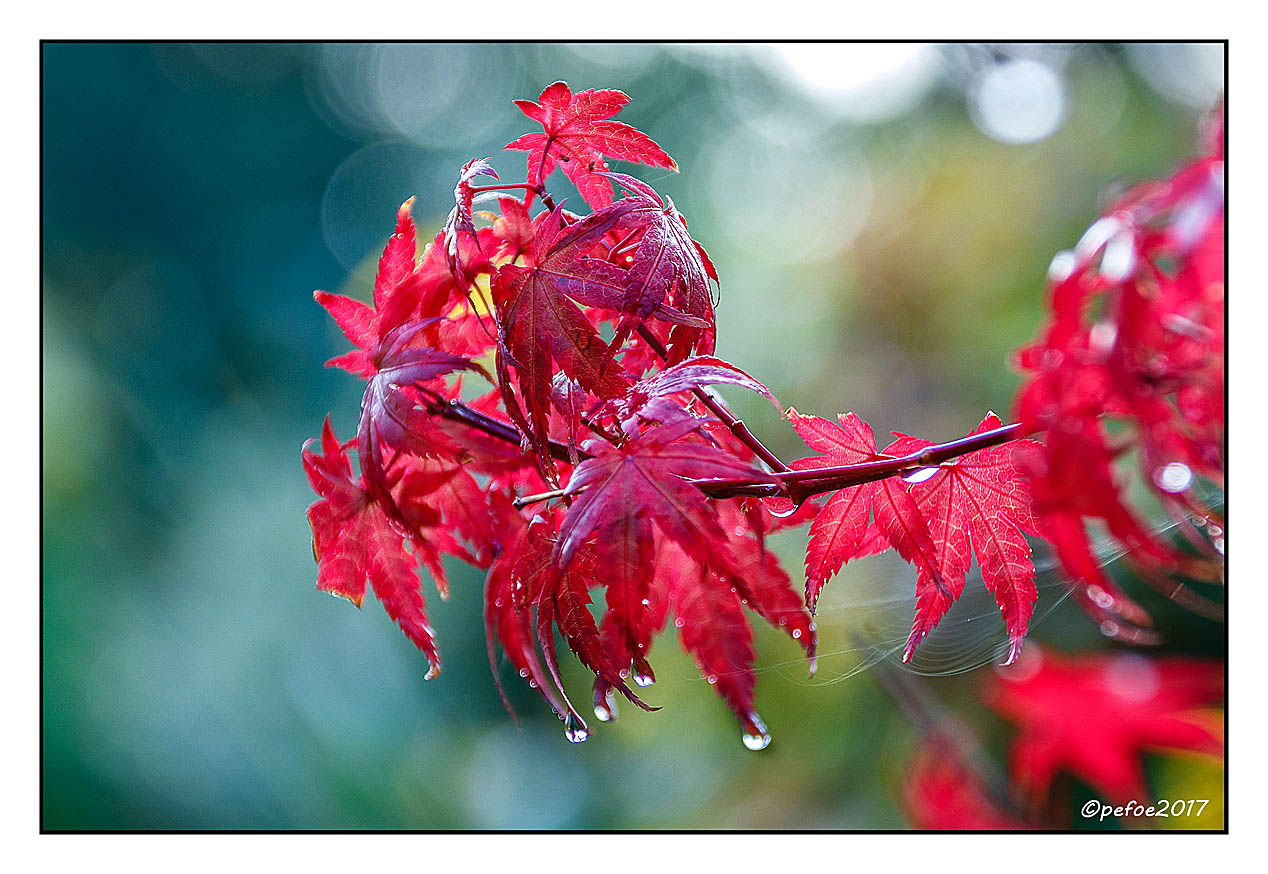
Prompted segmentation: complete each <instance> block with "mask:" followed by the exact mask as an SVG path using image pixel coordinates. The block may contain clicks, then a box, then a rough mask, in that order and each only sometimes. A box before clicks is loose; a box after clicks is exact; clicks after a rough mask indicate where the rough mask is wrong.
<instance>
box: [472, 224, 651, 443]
mask: <svg viewBox="0 0 1268 874" xmlns="http://www.w3.org/2000/svg"><path fill="white" fill-rule="evenodd" d="M619 212H620V210H619V209H617V208H609V210H607V211H601V212H599V213H595V214H593V215H591V216H588V217H587V218H585V219H583V220H581V221H579V222H577V223H576V224H573V225H571V226H569V227H566V228H565V227H563V210H562V207H560V208H557V209H555V210H554V211H553V212H552V213H551V214H550V216H549V217H548V218H547V220H546V221H544V222H543V223H542V225H541V227H540V228H539V229H538V231H537V235H536V238H535V243H534V251H533V253H532V264H531V266H522V265H518V264H506V265H503V266H502V267H500V268H499V269H498V272H497V274H496V276H495V277H494V280H493V297H494V302H495V304H496V305H497V313H498V324H499V326H500V335H499V342H500V344H501V348H502V351H503V354H502V355H501V356H499V358H500V359H509V361H510V363H511V364H512V365H513V366H514V368H515V371H516V374H517V376H518V378H519V385H520V390H521V392H522V393H523V396H524V403H525V406H526V407H527V429H526V430H527V432H528V436H529V437H531V438H532V440H533V442H534V444H535V445H536V446H537V447H538V449H539V450H540V449H541V448H542V447H544V446H545V445H546V443H547V440H548V416H549V407H550V390H551V383H552V380H553V379H554V376H555V366H556V365H558V367H559V368H560V369H561V370H562V371H563V372H564V373H565V374H567V375H568V376H569V377H570V378H571V379H573V380H574V381H576V382H577V383H578V384H579V385H580V386H581V387H582V388H584V389H585V390H586V391H588V392H590V393H591V394H594V395H596V396H598V397H601V398H610V397H615V396H617V395H620V394H623V393H624V392H625V386H626V380H625V379H624V378H623V377H622V376H621V375H620V373H619V371H618V369H616V368H605V367H604V364H605V362H606V360H607V357H608V346H607V344H606V343H605V342H604V341H603V339H602V338H601V337H600V336H599V334H598V332H597V331H595V329H594V325H593V324H592V323H591V322H590V320H589V319H588V318H587V317H586V315H585V314H584V313H583V312H582V311H581V309H580V307H578V306H577V302H580V303H583V304H587V305H600V306H608V305H611V303H612V301H613V299H614V297H616V296H619V295H620V294H621V293H622V291H623V289H624V286H625V277H624V270H622V269H621V268H619V267H616V266H614V265H611V264H607V263H605V262H602V261H599V260H597V259H594V258H586V257H583V255H584V253H585V252H586V250H587V249H589V248H591V247H592V246H593V245H594V243H595V242H596V241H597V240H598V239H599V238H601V237H602V236H603V234H605V233H606V232H607V231H608V230H609V229H610V228H611V227H612V226H613V224H614V223H615V222H616V221H617V220H618V219H619ZM498 382H499V387H500V388H501V389H502V392H503V397H504V398H505V399H506V406H507V411H508V412H509V413H510V414H511V416H512V418H513V419H515V418H520V419H522V418H523V417H522V416H520V417H517V415H516V413H517V411H518V410H519V403H518V401H517V400H516V399H515V398H514V395H513V392H512V387H511V385H510V382H509V377H508V374H507V372H506V370H505V366H504V362H503V361H502V360H499V372H498ZM516 424H517V425H519V424H521V422H519V421H517V422H516Z"/></svg>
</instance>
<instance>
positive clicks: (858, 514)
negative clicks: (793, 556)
mask: <svg viewBox="0 0 1268 874" xmlns="http://www.w3.org/2000/svg"><path fill="white" fill-rule="evenodd" d="M788 419H789V421H791V422H792V423H793V427H794V428H796V429H797V433H798V434H799V435H800V436H801V439H802V440H804V441H805V443H806V445H807V446H809V447H810V448H811V449H814V450H816V451H818V452H820V453H823V454H822V455H819V456H812V457H810V458H803V459H800V460H798V461H796V462H794V463H793V464H792V465H791V466H792V467H793V468H794V469H795V470H813V469H816V468H823V467H832V466H835V465H844V464H858V463H860V462H865V461H877V460H879V459H880V458H881V456H880V455H878V454H877V451H876V438H875V437H874V436H873V435H872V429H871V427H869V426H868V424H867V423H866V422H864V421H863V420H862V419H860V418H859V417H858V416H856V415H854V413H842V414H840V415H838V416H837V421H838V422H839V424H836V423H833V422H829V421H828V420H827V419H821V418H819V417H818V416H803V415H802V414H801V413H798V412H797V411H796V410H794V409H791V408H790V409H789V410H788ZM869 517H874V518H875V520H876V531H877V532H878V533H879V535H880V536H881V537H882V538H883V539H884V541H885V542H886V543H888V544H889V545H891V546H893V547H894V549H896V550H898V554H899V555H901V556H902V557H903V560H905V561H906V562H908V563H909V564H913V565H915V566H916V569H917V583H916V585H917V591H920V590H922V589H923V588H924V587H928V586H932V587H936V588H937V589H939V590H941V591H949V590H948V587H947V584H946V582H945V581H944V580H943V579H942V573H941V571H940V570H939V565H938V562H937V559H936V551H935V550H934V544H933V537H932V535H931V534H930V533H929V526H928V524H927V523H926V522H925V519H924V516H923V515H922V514H921V512H920V508H919V507H918V506H917V504H916V501H915V499H914V498H912V496H911V495H909V494H908V493H907V490H906V488H905V487H904V486H903V483H902V481H901V480H898V479H897V478H896V477H890V478H888V479H882V480H878V481H876V482H871V483H864V484H863V485H858V486H852V487H850V488H845V489H841V490H840V491H838V492H836V493H835V494H834V495H833V496H832V497H831V498H830V499H829V500H828V502H827V503H826V504H824V505H823V509H822V510H820V511H819V513H818V514H817V515H816V516H815V519H814V521H813V522H812V523H810V542H809V544H808V546H807V549H806V604H807V605H808V606H809V607H810V609H811V611H812V612H813V610H814V607H815V604H816V603H817V602H818V600H819V592H820V591H821V590H822V589H823V585H824V583H826V582H827V581H828V580H829V579H830V578H831V577H832V576H833V574H835V573H836V572H837V571H838V570H840V569H841V566H842V565H843V564H845V563H846V562H848V561H850V560H851V559H854V558H858V557H860V556H861V555H866V554H869V553H867V552H865V551H864V547H865V546H866V543H867V534H868V533H869V529H868V524H867V523H868V518H869Z"/></svg>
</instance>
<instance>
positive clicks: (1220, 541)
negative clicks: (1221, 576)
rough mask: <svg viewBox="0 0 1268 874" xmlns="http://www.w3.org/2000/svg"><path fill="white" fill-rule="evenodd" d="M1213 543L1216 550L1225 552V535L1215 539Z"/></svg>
mask: <svg viewBox="0 0 1268 874" xmlns="http://www.w3.org/2000/svg"><path fill="white" fill-rule="evenodd" d="M1211 545H1212V546H1214V547H1215V551H1216V552H1218V553H1219V554H1220V555H1223V554H1224V538H1223V537H1217V538H1215V539H1214V540H1212V541H1211Z"/></svg>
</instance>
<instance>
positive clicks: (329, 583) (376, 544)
mask: <svg viewBox="0 0 1268 874" xmlns="http://www.w3.org/2000/svg"><path fill="white" fill-rule="evenodd" d="M303 464H304V473H305V474H307V475H308V481H309V483H310V484H311V485H312V487H313V490H314V491H316V492H317V494H319V495H320V496H321V500H319V501H317V502H315V503H314V504H313V505H312V506H310V507H309V508H308V522H309V525H310V526H311V527H312V529H313V556H314V558H316V559H317V564H318V571H317V588H319V589H322V590H323V591H327V592H330V593H331V594H334V595H338V596H339V597H341V598H347V599H348V600H349V601H351V602H352V603H354V604H356V605H357V606H358V607H360V606H361V599H362V598H363V597H364V596H365V585H366V581H367V580H368V581H369V583H370V586H371V588H373V589H374V596H375V597H376V598H378V599H379V603H381V604H382V605H383V609H384V610H386V611H387V614H388V616H390V617H392V620H393V621H394V622H396V624H397V625H399V626H400V627H401V630H402V631H404V632H405V636H406V637H408V638H409V639H410V640H412V641H413V642H414V644H415V645H416V646H417V647H418V648H419V649H421V650H422V651H423V652H424V653H425V654H426V656H427V661H428V663H429V664H430V666H431V669H430V670H429V671H428V673H427V677H428V679H430V678H432V677H434V676H436V675H437V674H439V673H440V654H439V652H438V651H437V649H436V642H435V638H434V636H433V634H432V629H431V626H430V625H428V623H427V613H426V604H425V603H424V600H423V592H422V589H421V587H420V585H419V578H418V566H419V564H420V562H422V561H423V560H424V555H427V554H429V553H430V554H431V556H432V558H433V561H432V564H434V565H436V566H438V564H439V563H438V562H437V561H435V560H434V559H435V553H434V550H432V549H431V547H430V546H429V545H428V544H427V543H426V542H425V541H423V540H422V539H414V540H412V541H411V545H412V547H413V548H412V549H410V548H407V546H406V542H407V538H405V537H403V536H402V535H401V534H400V533H399V532H398V531H397V530H396V529H395V528H393V527H392V526H391V525H389V524H388V521H387V518H386V517H385V516H384V515H383V512H382V510H381V509H380V508H379V507H378V505H377V504H376V503H375V502H374V501H373V500H371V498H370V494H369V492H368V490H367V489H366V488H365V485H364V481H360V482H358V481H357V480H356V479H354V478H353V476H352V466H351V465H350V464H349V463H348V457H347V455H346V454H345V453H344V450H343V449H342V447H341V446H340V445H339V441H338V440H337V439H336V438H335V433H334V430H333V429H332V428H331V427H330V419H329V418H327V419H326V423H325V425H324V426H323V428H322V434H321V452H320V453H317V452H314V451H312V450H309V449H307V448H305V449H304V451H303Z"/></svg>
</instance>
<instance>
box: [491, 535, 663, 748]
mask: <svg viewBox="0 0 1268 874" xmlns="http://www.w3.org/2000/svg"><path fill="white" fill-rule="evenodd" d="M552 529H553V523H552V522H550V521H548V520H547V519H546V518H545V517H544V516H538V517H537V518H535V519H534V520H533V522H532V523H531V524H530V525H529V530H528V535H527V541H526V545H525V548H524V550H523V552H522V553H521V554H520V555H519V558H518V561H517V562H516V564H515V566H514V568H513V570H512V572H511V573H512V578H513V579H514V581H515V583H516V584H517V585H518V586H520V587H522V590H523V592H524V593H525V596H526V598H527V602H528V603H530V604H531V605H532V606H533V607H534V608H535V609H536V611H537V637H538V640H539V642H540V644H541V651H542V654H543V655H544V656H545V660H546V666H547V668H548V669H549V671H550V675H551V677H552V679H553V680H554V683H555V687H556V688H557V689H558V690H559V693H560V696H561V697H562V698H563V702H564V705H565V706H566V709H567V714H566V715H565V714H563V713H561V714H560V716H562V717H564V718H566V719H568V720H569V721H570V722H571V725H570V726H569V728H570V731H573V732H576V731H578V730H579V731H580V732H582V734H581V735H580V736H575V735H570V736H569V737H570V739H575V740H584V739H585V735H584V732H585V730H586V729H585V720H584V719H582V718H581V715H580V714H579V713H578V712H577V711H576V709H575V708H574V707H573V706H572V702H570V701H569V700H568V696H567V694H566V693H565V692H564V691H563V679H562V678H561V676H560V673H559V664H558V661H557V659H556V655H555V644H554V628H555V627H556V626H557V627H558V628H559V632H560V634H561V635H562V636H563V638H564V640H565V641H566V642H567V644H568V647H569V649H571V650H572V651H573V653H574V654H575V655H576V656H577V658H578V659H579V660H580V661H581V663H582V664H583V665H585V666H586V667H587V668H589V670H590V671H591V672H592V673H593V674H594V675H595V676H596V677H597V678H600V679H602V680H603V681H604V682H605V683H606V684H608V686H610V687H613V688H615V689H617V690H618V691H620V692H621V693H622V694H623V695H625V697H626V698H628V699H629V700H630V701H632V702H634V703H635V704H637V705H638V706H639V707H642V708H644V709H646V710H652V709H655V708H651V707H648V706H647V705H646V704H644V703H643V701H641V700H640V699H639V698H638V696H637V695H635V694H634V692H633V691H632V690H631V689H630V688H629V686H628V685H626V683H625V679H624V678H623V677H622V676H621V675H620V671H619V669H618V667H617V666H616V665H614V664H613V663H612V661H611V659H609V657H608V652H607V650H606V649H605V648H604V647H603V644H602V643H601V641H600V639H599V629H598V626H597V625H596V624H595V621H594V617H593V616H592V615H591V613H590V609H589V604H590V593H589V588H590V586H591V585H592V583H593V581H594V575H595V572H596V568H595V564H594V556H593V555H592V554H590V553H589V552H588V551H582V552H581V553H580V554H574V559H575V560H574V561H572V562H570V563H569V564H568V566H567V567H563V568H560V567H559V566H558V565H557V564H556V561H555V551H556V549H555V548H556V539H555V536H554V532H553V530H552Z"/></svg>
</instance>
